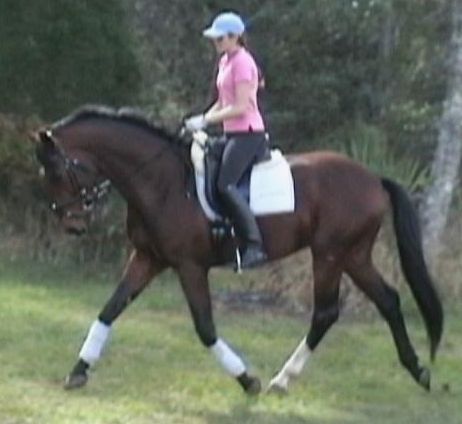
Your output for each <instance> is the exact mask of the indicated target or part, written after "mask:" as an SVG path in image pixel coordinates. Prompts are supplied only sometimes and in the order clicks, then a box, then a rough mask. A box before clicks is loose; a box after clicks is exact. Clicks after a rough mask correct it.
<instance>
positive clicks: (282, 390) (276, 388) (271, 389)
mask: <svg viewBox="0 0 462 424" xmlns="http://www.w3.org/2000/svg"><path fill="white" fill-rule="evenodd" d="M265 393H267V394H275V395H278V396H287V395H288V394H289V390H288V389H287V387H284V386H281V385H279V384H276V383H270V385H269V386H268V388H267V389H266V391H265Z"/></svg>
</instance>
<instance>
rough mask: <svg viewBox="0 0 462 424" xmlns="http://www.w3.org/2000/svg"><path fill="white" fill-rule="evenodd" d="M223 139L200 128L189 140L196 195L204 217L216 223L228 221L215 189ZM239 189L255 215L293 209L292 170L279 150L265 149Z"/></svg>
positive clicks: (223, 144)
mask: <svg viewBox="0 0 462 424" xmlns="http://www.w3.org/2000/svg"><path fill="white" fill-rule="evenodd" d="M226 141H227V140H226V137H225V136H219V137H210V136H208V135H207V134H206V133H205V132H203V131H199V132H196V133H194V134H193V142H192V144H191V161H192V163H193V166H194V173H195V182H196V193H197V197H198V199H199V202H200V204H201V206H202V209H203V210H204V212H205V214H206V216H207V218H208V219H209V220H210V221H212V222H214V223H217V224H223V223H226V222H228V220H227V219H226V215H227V214H226V210H225V208H224V205H222V204H221V202H220V196H219V193H218V190H217V181H218V175H219V171H220V164H221V158H222V155H223V151H224V148H225V144H226ZM238 190H239V191H240V193H241V194H242V196H243V197H244V198H245V199H246V200H247V201H248V202H249V205H250V208H251V210H252V212H253V213H254V214H255V215H269V214H274V213H285V212H293V211H294V208H295V196H294V186H293V178H292V172H291V170H290V165H289V164H288V162H287V160H286V159H285V158H284V156H283V155H282V154H281V152H280V151H279V150H269V149H267V151H265V152H264V154H263V155H262V156H261V158H260V159H259V160H258V161H257V162H255V163H254V164H253V166H251V167H250V169H249V170H248V171H246V173H245V174H244V176H243V177H242V178H241V180H240V181H239V183H238Z"/></svg>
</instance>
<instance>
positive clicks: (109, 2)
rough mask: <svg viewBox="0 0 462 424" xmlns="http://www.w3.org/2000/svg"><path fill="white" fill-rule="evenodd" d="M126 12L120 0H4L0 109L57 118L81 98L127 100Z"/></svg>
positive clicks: (133, 88) (133, 91) (130, 77)
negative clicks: (34, 0) (36, 0)
mask: <svg viewBox="0 0 462 424" xmlns="http://www.w3.org/2000/svg"><path fill="white" fill-rule="evenodd" d="M125 16H126V13H125V9H124V8H123V7H122V4H121V1H120V0H80V1H76V2H71V1H68V0H47V1H40V2H31V1H28V0H2V1H1V2H0V39H1V40H2V41H1V43H0V57H1V60H0V112H8V113H11V112H13V113H15V114H18V115H21V116H27V115H30V114H36V115H39V116H41V117H42V118H45V119H56V118H58V117H60V116H62V115H63V114H65V113H67V112H69V111H70V109H73V108H75V107H77V106H79V105H80V104H82V103H88V102H92V103H110V104H114V105H117V104H125V103H127V102H133V101H134V100H135V99H136V97H137V95H138V81H139V72H138V68H137V61H136V56H135V54H134V52H133V49H132V44H133V39H132V38H131V37H130V34H129V31H128V26H127V22H126V19H125Z"/></svg>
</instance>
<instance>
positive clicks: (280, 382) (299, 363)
mask: <svg viewBox="0 0 462 424" xmlns="http://www.w3.org/2000/svg"><path fill="white" fill-rule="evenodd" d="M310 354H311V351H310V349H309V348H308V346H307V344H306V337H304V338H303V340H302V341H301V342H300V344H299V345H298V346H297V348H296V349H295V350H294V352H293V353H292V355H291V357H290V358H289V359H288V360H287V361H286V363H285V364H284V366H283V367H282V369H281V371H279V373H278V374H277V375H276V377H274V378H273V379H272V380H271V382H270V387H271V386H278V387H281V388H283V389H286V390H287V388H288V386H289V381H290V378H291V377H296V376H298V375H300V373H301V372H302V370H303V367H304V366H305V364H306V361H307V360H308V358H309V357H310Z"/></svg>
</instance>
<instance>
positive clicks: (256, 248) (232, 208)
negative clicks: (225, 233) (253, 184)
mask: <svg viewBox="0 0 462 424" xmlns="http://www.w3.org/2000/svg"><path fill="white" fill-rule="evenodd" d="M265 142H266V140H265V139H264V136H263V135H262V136H261V137H258V136H256V135H252V136H248V135H247V134H246V135H243V136H242V137H235V136H233V137H231V138H230V139H229V140H228V142H227V144H226V147H225V150H224V152H223V158H222V163H221V167H220V173H219V176H218V183H217V188H218V191H219V193H220V195H221V197H222V199H223V201H224V203H225V206H226V211H227V213H228V214H229V215H230V217H231V219H232V221H233V224H234V226H235V229H236V232H237V235H238V236H239V238H240V239H241V240H242V241H243V242H244V243H245V245H246V249H245V252H244V255H243V257H242V267H243V268H250V267H252V266H256V265H258V264H260V263H262V262H264V261H265V260H266V258H267V257H266V254H265V253H264V250H263V242H262V237H261V234H260V230H259V228H258V225H257V222H256V219H255V217H254V215H253V213H252V211H251V210H250V207H249V205H248V203H247V202H246V200H245V199H244V198H243V197H242V195H241V194H240V193H239V191H238V189H237V184H238V182H239V180H240V179H241V178H242V176H243V175H244V173H245V172H246V171H247V170H248V168H249V167H250V166H252V164H253V162H254V161H255V159H256V158H258V157H259V155H261V153H262V151H263V149H264V146H265V145H264V143H265Z"/></svg>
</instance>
